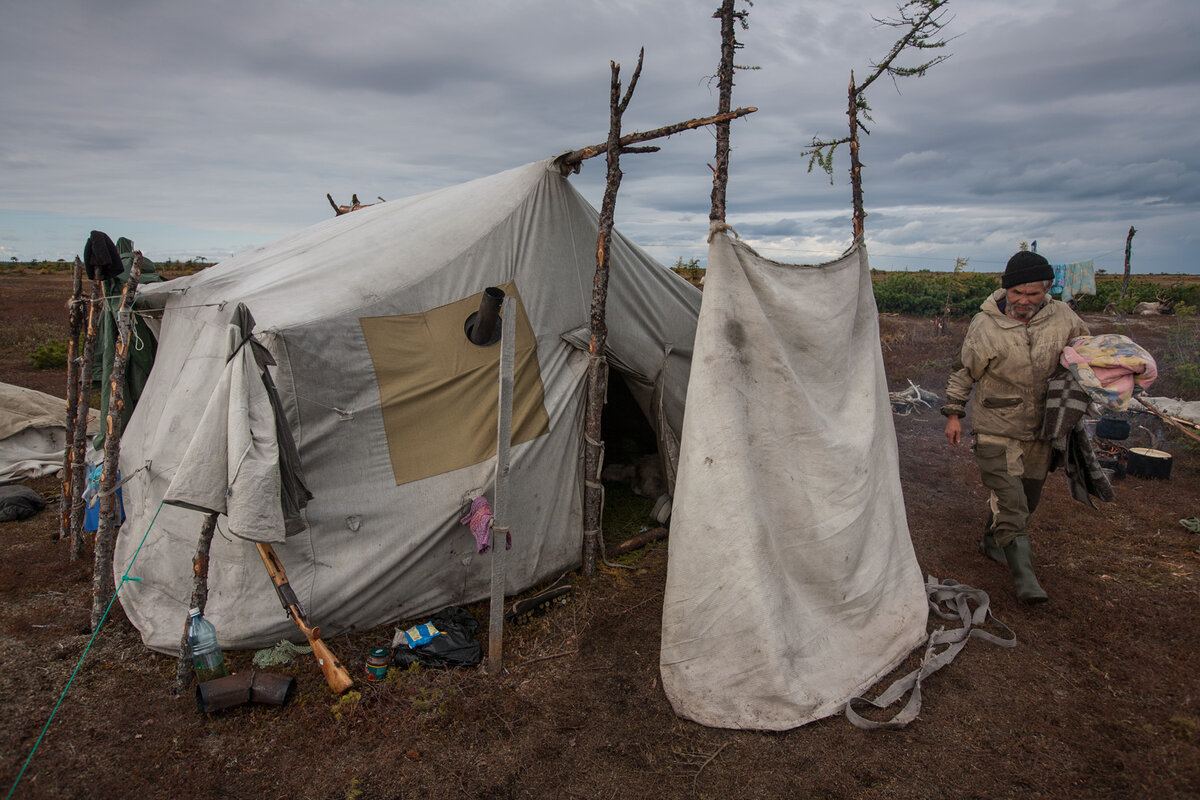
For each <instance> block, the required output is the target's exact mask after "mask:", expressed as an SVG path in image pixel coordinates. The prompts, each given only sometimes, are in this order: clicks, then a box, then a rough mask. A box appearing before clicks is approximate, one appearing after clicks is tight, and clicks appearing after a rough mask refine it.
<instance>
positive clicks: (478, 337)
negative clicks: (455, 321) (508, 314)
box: [463, 286, 504, 347]
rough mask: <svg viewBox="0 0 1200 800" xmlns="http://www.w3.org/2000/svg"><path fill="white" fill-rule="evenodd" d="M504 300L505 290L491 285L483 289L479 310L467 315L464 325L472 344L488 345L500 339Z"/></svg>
mask: <svg viewBox="0 0 1200 800" xmlns="http://www.w3.org/2000/svg"><path fill="white" fill-rule="evenodd" d="M502 302H504V290H503V289H497V288H496V287H495V286H489V287H488V288H486V289H484V290H483V297H482V298H480V300H479V310H478V311H476V312H475V313H474V314H472V315H471V316H469V317H467V321H466V324H465V325H464V326H463V327H464V329H465V330H466V333H467V338H468V339H470V340H471V344H477V345H479V346H480V347H486V346H487V345H489V344H495V343H496V342H498V341H500V332H501V331H500V326H499V325H497V324H496V323H497V322H499V321H500V304H501V303H502Z"/></svg>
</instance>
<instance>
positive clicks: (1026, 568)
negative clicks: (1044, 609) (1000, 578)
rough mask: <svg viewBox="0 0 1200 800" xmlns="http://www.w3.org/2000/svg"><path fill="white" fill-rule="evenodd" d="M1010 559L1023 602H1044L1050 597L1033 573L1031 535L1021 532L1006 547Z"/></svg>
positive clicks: (1018, 591)
mask: <svg viewBox="0 0 1200 800" xmlns="http://www.w3.org/2000/svg"><path fill="white" fill-rule="evenodd" d="M1004 555H1005V557H1006V558H1007V560H1008V568H1009V570H1010V571H1011V572H1012V577H1013V587H1014V588H1015V589H1016V590H1017V599H1018V600H1020V601H1021V602H1023V603H1044V602H1046V601H1047V600H1049V599H1050V595H1048V594H1046V590H1045V589H1043V588H1042V587H1041V585H1040V584H1039V583H1038V580H1037V576H1036V575H1034V574H1033V550H1032V549H1031V548H1030V546H1029V537H1028V536H1026V535H1025V534H1021V535H1020V536H1018V537H1017V538H1015V539H1013V540H1012V542H1011V543H1010V544H1009V545H1008V546H1007V547H1005V548H1004Z"/></svg>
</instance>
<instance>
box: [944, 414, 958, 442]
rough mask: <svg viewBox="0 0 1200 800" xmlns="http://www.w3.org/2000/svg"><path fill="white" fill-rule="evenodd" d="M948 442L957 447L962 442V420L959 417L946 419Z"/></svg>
mask: <svg viewBox="0 0 1200 800" xmlns="http://www.w3.org/2000/svg"><path fill="white" fill-rule="evenodd" d="M946 441H948V442H949V443H950V444H952V445H954V446H955V447H958V443H959V442H961V441H962V420H961V419H959V418H958V417H955V416H949V417H946Z"/></svg>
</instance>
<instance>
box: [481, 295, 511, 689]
mask: <svg viewBox="0 0 1200 800" xmlns="http://www.w3.org/2000/svg"><path fill="white" fill-rule="evenodd" d="M501 317H502V320H501V321H502V323H503V327H502V328H501V331H502V333H501V338H500V412H499V419H498V420H497V424H496V502H495V507H494V508H493V510H492V511H493V517H492V596H491V608H490V617H489V620H488V667H487V668H488V674H489V675H499V674H500V670H501V668H502V667H503V660H504V659H503V642H504V556H505V546H506V543H507V540H508V499H509V491H508V470H509V448H510V447H511V445H512V402H513V362H514V361H515V356H516V341H515V339H516V321H517V312H516V302H515V300H514V299H513V298H512V297H506V298H504V305H503V306H502V307H501Z"/></svg>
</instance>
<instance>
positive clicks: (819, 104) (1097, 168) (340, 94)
mask: <svg viewBox="0 0 1200 800" xmlns="http://www.w3.org/2000/svg"><path fill="white" fill-rule="evenodd" d="M718 5H719V3H718V0H706V2H700V0H638V1H637V2H633V1H632V0H605V1H604V2H600V1H598V0H597V1H595V2H593V1H591V0H513V1H512V2H506V1H505V0H461V1H460V0H442V2H421V3H417V2H402V0H379V2H350V1H349V0H346V1H338V0H321V2H308V1H307V0H287V1H286V2H285V1H284V0H278V1H276V2H254V0H249V1H248V0H237V1H236V2H222V1H221V0H206V2H182V1H180V2H166V1H165V0H159V1H158V2H144V1H142V0H87V1H86V2H85V1H84V0H76V1H75V2H72V1H71V0H39V1H38V2H14V1H13V0H10V2H7V3H5V4H4V10H3V15H2V17H0V19H2V20H3V26H2V27H0V76H2V78H0V109H2V110H3V124H2V125H0V176H2V178H0V258H3V260H9V259H11V258H12V257H13V256H16V257H18V258H19V259H22V260H24V259H29V258H41V259H56V258H67V259H69V258H71V257H73V256H74V255H76V254H77V253H81V252H82V249H83V244H84V242H85V240H86V239H87V236H88V232H89V231H90V230H92V229H93V228H99V229H101V230H104V231H105V232H107V233H109V234H110V235H111V236H112V237H113V238H114V239H116V238H117V237H118V236H127V237H129V238H131V239H133V240H134V241H135V243H136V245H137V246H138V247H139V248H140V249H142V250H143V251H144V252H145V253H146V255H147V256H148V257H150V258H152V259H158V260H164V259H166V258H181V259H187V258H192V257H206V258H209V259H214V260H215V259H220V258H224V257H227V256H229V255H231V254H233V253H236V252H239V251H241V250H244V249H246V248H248V247H251V246H254V245H259V244H264V243H266V242H269V241H271V240H273V239H276V238H278V237H280V236H282V235H284V234H286V233H288V232H290V231H293V230H296V229H299V228H303V227H306V226H308V225H311V224H313V223H316V222H318V221H320V220H323V219H326V218H328V217H329V216H331V215H332V213H333V212H332V209H331V208H330V207H329V204H328V201H327V200H326V199H325V194H326V193H327V192H328V193H330V194H332V195H333V197H334V198H335V199H336V200H337V201H339V202H342V203H345V202H348V201H349V199H350V195H351V194H352V193H357V194H358V196H359V198H360V200H362V201H363V202H371V201H373V200H375V198H376V197H378V196H382V197H384V198H386V199H389V200H390V199H397V198H400V197H404V196H408V195H413V194H419V193H421V192H425V191H429V190H432V189H436V188H439V187H442V186H447V185H450V184H454V183H459V182H462V181H466V180H470V179H472V178H476V177H481V176H484V175H489V174H492V173H495V172H499V171H501V170H504V169H508V168H510V167H513V166H517V165H520V164H524V163H527V162H530V161H536V160H540V159H543V158H547V157H550V156H553V155H556V154H558V153H560V152H562V151H564V150H568V149H574V148H578V147H582V146H585V145H590V144H595V143H599V142H601V141H603V140H604V138H605V137H606V136H607V131H608V92H609V61H610V60H614V61H617V62H618V63H620V64H621V65H622V71H621V74H622V78H623V79H624V80H626V81H627V80H628V77H629V75H630V74H631V73H632V71H633V68H634V65H635V64H636V62H637V53H638V49H639V47H643V46H644V47H645V51H646V55H645V65H644V67H643V72H642V77H641V80H640V82H639V84H638V87H637V90H636V92H635V94H634V97H633V101H632V103H631V104H630V107H629V110H628V112H627V113H626V115H625V120H624V130H625V131H626V132H629V131H634V130H647V129H650V128H655V127H659V126H661V125H665V124H669V123H673V122H678V121H681V120H685V119H690V118H694V117H702V116H707V115H709V114H711V113H713V112H714V111H715V108H716V104H717V97H716V87H715V84H714V83H713V82H712V81H711V80H710V79H709V76H711V75H712V74H713V73H714V72H715V71H716V63H717V60H718V57H719V36H718V32H719V27H718V23H717V21H716V20H714V19H712V18H711V14H712V12H713V10H714V9H715V8H716V7H717V6H718ZM745 7H746V6H745V5H744V4H743V3H740V2H739V8H745ZM947 10H948V12H949V13H948V18H950V17H952V18H953V19H952V20H951V21H950V22H949V25H948V26H947V28H946V31H945V33H946V35H947V36H954V37H957V38H955V39H954V40H953V41H952V42H951V43H950V45H949V47H948V48H947V50H946V52H947V53H949V54H951V58H950V59H949V61H948V62H946V63H945V64H942V65H940V66H938V67H936V68H934V69H933V70H932V71H931V72H930V73H929V74H928V75H927V76H926V77H924V78H909V79H905V80H902V81H901V82H899V84H898V85H896V84H893V83H891V82H890V81H879V82H877V83H876V84H875V85H874V86H873V87H872V89H871V90H870V92H869V94H868V97H867V99H868V102H869V103H870V105H871V107H872V116H873V118H874V122H873V123H868V125H869V127H870V130H871V134H870V136H867V137H865V138H864V141H863V145H862V160H863V162H864V163H865V167H864V170H863V179H864V187H865V192H866V209H867V212H868V215H869V216H868V218H867V221H866V230H867V244H868V252H869V254H870V257H871V263H872V266H875V267H877V268H882V269H905V268H908V269H920V268H931V269H950V268H953V266H954V259H955V258H956V257H965V258H969V259H970V268H971V269H976V270H979V271H998V270H1001V269H1002V268H1003V265H1004V262H1005V261H1006V260H1007V258H1008V256H1009V255H1011V254H1012V253H1013V252H1014V251H1015V250H1016V249H1017V246H1018V243H1019V242H1021V241H1034V240H1036V241H1037V243H1038V250H1039V252H1041V253H1043V254H1044V255H1046V256H1047V257H1048V258H1049V259H1050V260H1051V262H1053V263H1064V262H1070V261H1083V260H1087V259H1094V260H1095V263H1096V266H1097V268H1098V269H1106V270H1108V271H1109V272H1117V271H1120V270H1121V269H1122V268H1123V260H1124V248H1125V237H1126V234H1127V232H1128V230H1129V227H1130V225H1133V226H1136V228H1137V231H1138V232H1137V235H1136V236H1135V238H1134V240H1133V270H1134V272H1135V273H1137V272H1200V258H1198V257H1197V255H1196V252H1197V243H1198V239H1200V170H1198V168H1197V163H1198V161H1200V148H1198V147H1197V141H1198V140H1200V88H1198V84H1200V48H1198V47H1197V46H1196V42H1197V41H1198V40H1200V3H1197V2H1196V0H1148V1H1147V2H1142V3H1129V2H1109V1H1108V0H1089V2H1083V0H952V1H951V2H950V3H949V5H948V6H947ZM872 15H874V16H876V17H894V16H895V15H896V5H895V3H894V2H891V1H890V0H870V1H868V0H837V1H836V2H835V1H834V0H824V2H799V1H798V0H790V1H789V2H783V1H782V0H757V2H756V3H755V5H754V6H753V7H752V8H750V18H749V24H750V28H749V30H740V29H739V31H738V37H739V39H740V40H741V41H742V42H743V43H744V45H745V47H744V49H742V50H741V51H739V53H738V56H737V59H736V60H737V62H738V63H739V64H741V65H750V66H756V67H759V68H760V69H757V70H754V71H744V72H739V73H738V75H737V86H736V88H735V89H734V105H735V106H757V107H758V108H759V111H758V112H757V113H755V114H752V115H750V116H749V117H747V118H745V119H742V120H738V121H736V122H734V123H733V139H732V141H733V146H734V151H733V153H732V156H731V177H730V182H729V197H728V221H729V223H730V224H731V225H732V226H733V227H734V228H735V230H737V231H738V233H739V234H740V235H741V237H742V238H743V239H746V240H748V241H749V242H750V243H751V244H753V245H755V246H756V247H758V248H759V249H760V252H762V253H763V254H764V255H768V256H770V257H773V258H777V259H779V260H783V261H793V262H804V263H812V262H817V261H822V260H826V259H828V258H832V257H835V256H836V255H837V254H838V253H839V252H840V251H842V250H843V249H844V248H845V247H847V246H848V245H849V243H850V236H851V227H850V225H851V223H850V210H851V206H850V189H849V180H848V167H849V163H848V158H849V156H848V153H847V152H846V150H845V148H840V149H839V151H838V153H837V156H836V157H835V180H834V184H833V185H832V186H831V185H830V183H829V180H828V178H827V177H826V176H825V175H824V173H823V172H821V171H820V170H819V168H818V169H817V170H816V171H814V172H813V173H811V174H809V173H807V172H806V169H807V160H806V159H805V158H802V157H801V155H800V154H801V151H802V150H804V149H805V147H806V146H807V145H808V143H809V141H810V140H811V138H812V137H813V136H814V135H817V136H822V137H830V138H832V137H837V136H841V135H844V132H845V130H846V117H845V108H846V86H847V84H848V83H849V77H850V70H851V69H853V70H855V74H856V75H857V76H858V77H859V78H860V79H861V78H862V77H863V76H864V75H865V74H867V73H868V72H869V67H870V64H871V62H872V60H878V59H879V58H881V57H882V56H883V55H884V54H885V53H886V52H887V49H888V47H889V46H890V44H891V42H892V41H894V40H895V38H896V37H897V32H896V31H895V30H892V29H888V28H882V27H880V26H878V25H877V24H876V23H875V22H873V21H872ZM907 63H913V62H912V59H911V58H910V60H909V62H907ZM660 144H661V145H662V151H661V152H659V153H655V154H651V155H628V156H625V157H623V158H622V160H621V165H622V168H623V171H624V174H625V179H624V182H623V184H622V186H621V192H620V196H619V198H618V203H617V220H616V222H617V226H618V228H620V229H621V230H622V231H623V232H624V233H625V234H626V235H628V236H629V237H630V238H632V239H634V241H636V242H637V243H639V244H640V245H642V246H643V247H644V248H645V249H646V250H647V251H648V252H650V253H651V254H652V255H653V256H655V257H657V258H658V259H659V260H660V261H662V262H663V263H666V264H674V263H675V262H676V260H677V259H678V258H683V259H684V260H687V259H689V258H692V257H698V258H700V259H701V262H703V259H704V254H705V245H704V238H705V235H706V233H707V229H708V208H709V203H710V192H711V172H710V171H709V168H708V166H707V163H709V162H711V161H712V160H713V150H714V140H713V136H712V134H711V133H710V132H709V131H708V130H701V131H697V132H689V133H685V134H681V135H678V136H675V137H672V138H671V139H669V140H665V141H662V142H660ZM603 179H604V163H603V158H596V159H592V160H590V161H588V162H586V163H585V164H584V168H583V172H582V174H580V175H578V176H575V177H574V178H572V181H573V182H574V183H575V184H576V186H577V187H578V188H579V189H580V190H581V191H582V192H583V193H584V194H585V196H586V197H588V199H589V200H590V201H591V202H592V203H593V204H594V205H596V206H599V204H600V199H601V194H602V183H603Z"/></svg>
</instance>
